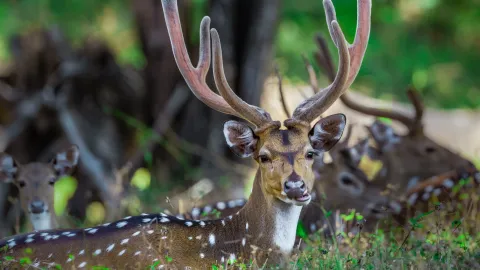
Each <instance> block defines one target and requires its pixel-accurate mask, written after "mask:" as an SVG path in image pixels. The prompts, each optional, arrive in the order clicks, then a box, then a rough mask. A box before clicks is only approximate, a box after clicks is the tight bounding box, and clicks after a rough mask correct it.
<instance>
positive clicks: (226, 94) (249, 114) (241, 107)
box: [210, 29, 272, 127]
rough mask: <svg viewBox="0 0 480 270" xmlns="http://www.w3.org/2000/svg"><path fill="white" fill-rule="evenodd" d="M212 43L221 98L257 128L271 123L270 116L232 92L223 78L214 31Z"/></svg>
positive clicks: (214, 30) (220, 54)
mask: <svg viewBox="0 0 480 270" xmlns="http://www.w3.org/2000/svg"><path fill="white" fill-rule="evenodd" d="M210 32H211V34H212V41H213V44H212V45H213V46H212V47H213V77H214V79H215V85H216V86H217V89H218V91H219V92H220V94H221V95H222V97H223V98H224V99H225V101H227V103H228V104H230V106H232V108H233V109H234V110H235V111H237V112H239V113H240V114H241V115H243V118H244V119H245V120H247V121H250V122H251V123H252V124H254V125H256V126H257V127H260V126H262V124H265V123H267V122H271V121H272V118H271V117H270V114H268V113H267V112H265V111H264V110H263V109H262V108H259V107H257V106H252V105H250V104H248V103H246V102H245V101H243V100H242V99H241V98H240V97H238V96H237V95H236V94H235V92H233V90H232V88H230V85H228V82H227V78H225V72H224V70H223V59H222V58H223V57H222V45H221V43H220V37H219V35H218V32H217V30H216V29H212V30H210Z"/></svg>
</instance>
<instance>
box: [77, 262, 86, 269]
mask: <svg viewBox="0 0 480 270" xmlns="http://www.w3.org/2000/svg"><path fill="white" fill-rule="evenodd" d="M86 265H87V262H82V263H81V264H79V265H78V268H83V267H85V266H86Z"/></svg>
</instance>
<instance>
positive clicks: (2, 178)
mask: <svg viewBox="0 0 480 270" xmlns="http://www.w3.org/2000/svg"><path fill="white" fill-rule="evenodd" d="M17 171H18V166H17V162H15V160H14V159H13V157H11V156H10V155H8V154H5V153H0V182H4V183H11V182H13V180H14V179H15V176H16V173H17Z"/></svg>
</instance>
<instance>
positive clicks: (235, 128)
mask: <svg viewBox="0 0 480 270" xmlns="http://www.w3.org/2000/svg"><path fill="white" fill-rule="evenodd" d="M223 134H224V135H225V140H227V144H228V146H229V147H230V149H232V151H233V152H234V153H235V154H236V155H238V156H239V157H242V158H245V157H250V156H251V155H253V153H254V152H255V150H256V147H257V142H258V137H257V136H255V134H254V133H253V130H252V129H251V128H250V127H249V126H248V125H246V124H244V123H240V122H237V121H228V122H226V123H225V125H224V126H223Z"/></svg>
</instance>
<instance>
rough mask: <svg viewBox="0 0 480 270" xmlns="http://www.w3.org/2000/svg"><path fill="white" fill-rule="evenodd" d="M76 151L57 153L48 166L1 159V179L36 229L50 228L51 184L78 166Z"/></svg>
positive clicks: (52, 187) (52, 193)
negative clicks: (16, 192)
mask: <svg viewBox="0 0 480 270" xmlns="http://www.w3.org/2000/svg"><path fill="white" fill-rule="evenodd" d="M78 157H79V153H78V148H77V147H76V146H72V147H70V148H69V149H68V150H66V151H64V152H60V153H58V154H57V155H56V157H55V158H54V159H53V160H52V161H51V162H50V163H40V162H32V163H28V164H25V165H20V164H18V163H17V162H16V161H15V160H14V159H13V158H12V157H11V156H10V155H8V154H5V153H2V155H1V157H0V180H2V181H4V182H10V183H13V184H15V185H16V186H17V187H18V190H19V197H20V203H21V206H22V209H23V210H24V212H25V213H28V216H29V217H30V220H31V222H32V224H33V227H34V229H35V230H42V229H50V226H51V224H50V222H51V220H52V219H51V216H52V215H54V212H53V211H54V208H53V202H54V201H53V198H54V184H55V182H56V181H57V179H58V178H59V177H60V176H63V175H66V174H69V173H71V172H72V170H73V169H74V168H75V166H76V165H77V163H78Z"/></svg>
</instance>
